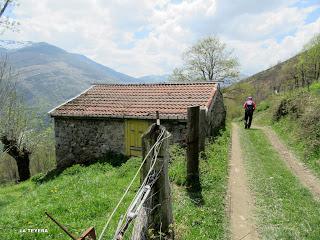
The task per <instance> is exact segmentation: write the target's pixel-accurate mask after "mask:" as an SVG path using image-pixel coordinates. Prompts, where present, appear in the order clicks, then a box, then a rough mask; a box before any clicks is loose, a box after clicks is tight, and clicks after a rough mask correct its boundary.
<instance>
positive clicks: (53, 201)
mask: <svg viewBox="0 0 320 240" xmlns="http://www.w3.org/2000/svg"><path fill="white" fill-rule="evenodd" d="M140 162H141V160H140V159H137V158H133V159H130V160H129V161H128V162H127V163H125V164H123V165H122V166H121V167H119V168H114V167H112V166H111V165H109V164H101V163H97V164H94V165H91V166H89V167H81V166H79V165H76V166H73V167H71V168H69V169H67V170H65V171H64V172H63V173H62V174H61V175H60V176H58V177H56V178H55V179H53V180H50V181H48V182H45V183H42V184H40V185H37V184H35V183H34V182H32V181H27V182H24V183H21V184H19V185H12V186H6V187H2V188H1V189H0V232H1V239H32V240H33V239H68V236H66V235H65V233H63V232H62V231H61V230H60V229H59V228H58V227H57V226H56V225H55V224H54V223H53V222H51V221H50V220H49V219H48V218H47V217H46V216H45V214H44V212H45V211H48V212H49V213H51V214H52V215H53V216H54V217H55V218H56V219H57V220H59V221H60V222H61V223H63V224H64V225H65V226H66V227H67V228H68V229H69V230H70V231H71V232H72V233H74V234H75V235H77V236H80V234H81V233H82V232H83V231H84V230H86V229H87V228H88V227H90V226H95V228H96V230H97V232H98V233H99V234H100V232H101V231H102V228H103V226H104V224H105V223H106V220H107V217H108V214H110V213H111V211H112V210H113V208H114V206H115V205H116V204H117V202H118V199H120V197H121V195H122V193H123V192H124V190H125V188H126V186H127V185H128V183H129V181H130V180H131V178H132V176H133V175H134V173H135V171H136V169H137V168H138V166H139V164H140ZM138 182H139V179H137V182H136V183H135V186H134V187H133V190H132V191H130V192H129V195H128V197H127V198H126V199H125V201H124V204H123V205H121V207H120V209H119V213H121V212H122V213H123V212H124V211H125V209H126V208H127V205H128V204H129V202H130V201H131V199H132V198H133V194H134V191H135V190H137V187H138ZM118 219H119V214H118V215H116V218H115V220H114V221H113V222H112V223H111V227H110V229H112V231H114V229H115V227H116V224H117V221H118ZM31 228H35V229H44V228H46V229H48V231H49V233H48V234H47V233H28V232H27V233H19V231H20V229H31ZM112 231H109V232H108V233H107V234H106V235H105V236H107V237H108V239H111V238H112V236H113V234H114V233H113V232H112Z"/></svg>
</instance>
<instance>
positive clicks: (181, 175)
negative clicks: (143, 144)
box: [169, 144, 187, 186]
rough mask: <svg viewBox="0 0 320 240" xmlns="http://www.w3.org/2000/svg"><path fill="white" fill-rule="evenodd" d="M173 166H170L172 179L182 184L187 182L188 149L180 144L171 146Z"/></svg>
mask: <svg viewBox="0 0 320 240" xmlns="http://www.w3.org/2000/svg"><path fill="white" fill-rule="evenodd" d="M170 157H171V166H170V168H169V176H170V181H172V182H174V183H175V184H177V185H179V186H181V185H184V184H185V182H186V175H187V162H186V150H185V149H184V148H182V147H180V146H179V145H178V144H175V145H173V146H171V148H170Z"/></svg>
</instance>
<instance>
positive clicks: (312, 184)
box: [258, 127, 320, 200]
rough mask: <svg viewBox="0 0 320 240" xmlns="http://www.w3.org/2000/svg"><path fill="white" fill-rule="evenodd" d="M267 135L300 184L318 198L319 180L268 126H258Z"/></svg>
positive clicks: (319, 192)
mask: <svg viewBox="0 0 320 240" xmlns="http://www.w3.org/2000/svg"><path fill="white" fill-rule="evenodd" d="M258 128H259V129H261V130H262V131H263V132H264V133H265V134H266V136H267V137H268V139H269V141H270V143H271V145H272V146H273V148H274V149H275V150H276V151H277V152H278V153H279V155H280V156H281V158H282V159H283V160H284V162H285V163H286V165H287V166H288V168H289V169H291V171H292V172H293V173H294V175H295V176H297V178H298V179H299V180H300V182H301V183H302V185H303V186H304V187H306V188H308V189H309V191H310V192H311V193H312V194H313V196H314V197H315V198H316V199H317V200H320V180H319V178H317V177H316V176H315V175H314V174H313V173H312V172H311V171H310V169H309V168H308V167H306V166H305V165H304V164H303V163H302V162H300V161H299V160H298V159H297V158H296V156H295V155H294V154H293V153H292V152H291V151H290V150H289V149H288V147H287V146H286V145H285V144H284V143H283V142H282V141H281V140H280V139H279V137H278V136H277V134H276V133H275V132H274V131H273V130H272V129H271V128H270V127H258Z"/></svg>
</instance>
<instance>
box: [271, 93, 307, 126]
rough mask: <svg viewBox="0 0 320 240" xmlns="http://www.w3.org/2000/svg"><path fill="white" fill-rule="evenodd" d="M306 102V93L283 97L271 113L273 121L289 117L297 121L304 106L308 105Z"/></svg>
mask: <svg viewBox="0 0 320 240" xmlns="http://www.w3.org/2000/svg"><path fill="white" fill-rule="evenodd" d="M307 100H308V96H307V93H306V92H299V93H298V94H297V95H295V94H294V95H288V96H285V97H284V98H283V99H282V100H281V101H280V103H279V105H278V106H277V107H276V109H275V111H274V113H273V118H272V119H273V121H279V120H280V119H281V118H282V117H285V116H289V117H290V118H291V119H292V120H297V119H298V118H300V117H301V116H302V115H303V113H304V111H305V108H306V106H307V105H308V104H309V102H308V101H307Z"/></svg>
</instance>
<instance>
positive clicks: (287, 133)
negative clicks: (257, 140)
mask: <svg viewBox="0 0 320 240" xmlns="http://www.w3.org/2000/svg"><path fill="white" fill-rule="evenodd" d="M272 128H273V130H275V132H276V133H277V134H278V135H279V137H280V138H281V139H282V140H283V141H284V142H285V143H286V144H287V145H288V146H289V148H290V149H291V150H292V151H293V152H294V153H295V154H296V156H297V157H298V158H299V159H300V161H302V162H304V163H305V164H306V165H307V166H308V167H309V168H311V169H312V170H313V171H314V172H315V173H316V174H317V175H318V176H319V177H320V156H319V155H318V154H317V153H312V152H310V151H308V150H307V149H308V139H302V138H301V137H300V136H299V132H300V131H299V124H298V123H297V122H295V121H292V120H291V119H290V118H288V117H286V118H282V119H281V120H280V121H278V122H275V123H274V124H272Z"/></svg>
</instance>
